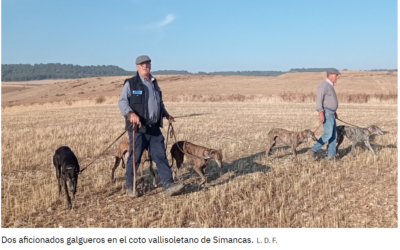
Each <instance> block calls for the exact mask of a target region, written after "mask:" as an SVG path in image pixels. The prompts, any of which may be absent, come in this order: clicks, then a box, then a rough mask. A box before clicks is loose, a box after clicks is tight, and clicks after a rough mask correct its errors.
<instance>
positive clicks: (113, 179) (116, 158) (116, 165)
mask: <svg viewBox="0 0 400 250" xmlns="http://www.w3.org/2000/svg"><path fill="white" fill-rule="evenodd" d="M121 160H122V162H124V160H123V159H122V157H121V158H119V157H118V156H115V163H114V167H113V168H112V170H111V182H113V183H115V178H114V173H115V169H117V167H118V166H119V163H120V162H121Z"/></svg>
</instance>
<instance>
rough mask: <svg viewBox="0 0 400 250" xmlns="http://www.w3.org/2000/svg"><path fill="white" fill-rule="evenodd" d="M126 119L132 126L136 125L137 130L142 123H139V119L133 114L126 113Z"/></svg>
mask: <svg viewBox="0 0 400 250" xmlns="http://www.w3.org/2000/svg"><path fill="white" fill-rule="evenodd" d="M128 119H129V121H130V122H131V123H132V124H138V125H139V128H140V127H141V126H142V123H140V118H139V116H137V114H135V113H133V112H129V113H128Z"/></svg>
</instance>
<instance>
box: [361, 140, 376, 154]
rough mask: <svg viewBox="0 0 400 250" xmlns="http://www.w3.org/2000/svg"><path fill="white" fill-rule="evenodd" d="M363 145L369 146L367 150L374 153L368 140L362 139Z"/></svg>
mask: <svg viewBox="0 0 400 250" xmlns="http://www.w3.org/2000/svg"><path fill="white" fill-rule="evenodd" d="M364 143H365V145H366V146H367V147H368V148H369V150H371V151H372V153H374V155H376V153H375V151H374V150H373V149H372V147H371V144H369V141H364Z"/></svg>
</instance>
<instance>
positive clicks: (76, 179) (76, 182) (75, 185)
mask: <svg viewBox="0 0 400 250" xmlns="http://www.w3.org/2000/svg"><path fill="white" fill-rule="evenodd" d="M77 187H78V175H76V176H75V183H74V192H72V200H73V201H75V194H76V189H77Z"/></svg>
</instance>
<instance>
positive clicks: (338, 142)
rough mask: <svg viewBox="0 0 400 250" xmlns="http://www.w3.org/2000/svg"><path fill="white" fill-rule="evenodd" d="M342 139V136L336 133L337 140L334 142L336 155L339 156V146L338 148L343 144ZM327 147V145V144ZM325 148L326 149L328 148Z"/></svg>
mask: <svg viewBox="0 0 400 250" xmlns="http://www.w3.org/2000/svg"><path fill="white" fill-rule="evenodd" d="M343 139H344V136H343V134H341V133H339V131H338V133H337V140H336V143H337V144H336V154H339V146H340V144H342V142H343ZM328 146H329V144H328ZM328 146H327V147H328ZM327 150H328V148H327Z"/></svg>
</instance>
